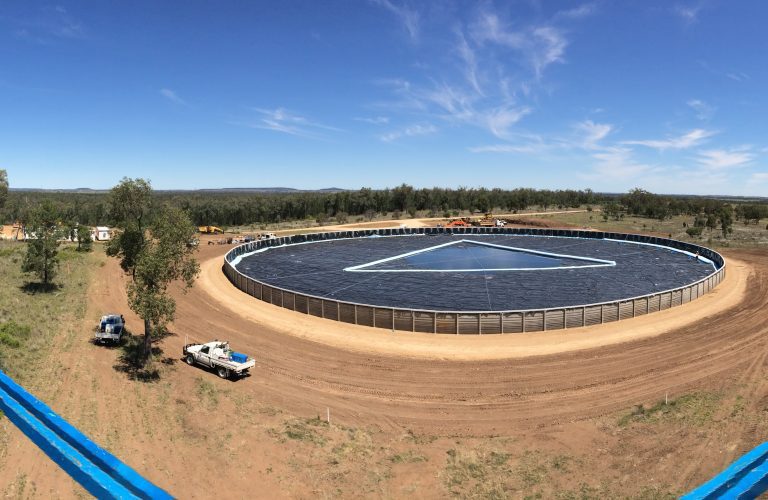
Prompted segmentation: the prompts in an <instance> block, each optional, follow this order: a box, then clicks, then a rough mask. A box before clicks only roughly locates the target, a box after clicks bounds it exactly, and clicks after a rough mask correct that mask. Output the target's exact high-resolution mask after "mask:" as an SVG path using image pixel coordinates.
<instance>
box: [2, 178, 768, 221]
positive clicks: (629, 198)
mask: <svg viewBox="0 0 768 500" xmlns="http://www.w3.org/2000/svg"><path fill="white" fill-rule="evenodd" d="M43 200H48V201H50V202H51V203H52V204H53V205H54V206H55V207H56V208H57V209H58V211H59V213H60V215H61V218H62V221H63V222H71V223H79V224H84V225H91V226H94V225H101V224H106V225H112V224H113V223H114V220H113V219H112V216H111V214H110V213H109V203H108V194H107V193H56V192H31V191H30V192H23V191H11V192H10V193H9V194H8V200H7V203H6V205H5V207H4V208H2V209H0V222H3V223H9V222H12V221H15V220H22V221H23V220H25V218H26V217H27V214H28V213H29V212H30V210H31V209H33V208H34V207H35V206H37V205H39V204H40V203H41V202H42V201H43ZM152 204H153V206H156V207H162V206H173V207H178V208H181V209H183V210H184V211H186V212H187V214H188V215H189V217H190V218H191V220H192V221H193V222H194V223H195V224H197V225H217V226H240V225H246V224H266V223H275V222H283V221H289V220H306V219H313V220H318V221H326V220H329V219H331V218H334V219H336V220H338V221H341V220H342V219H344V220H346V218H347V217H364V218H368V219H372V218H373V217H374V216H376V215H377V214H390V213H392V214H395V215H398V213H399V214H401V215H402V216H407V215H410V216H415V215H416V214H417V212H418V213H419V214H423V215H428V216H435V217H443V216H445V217H448V216H451V215H453V214H455V213H456V212H457V211H479V212H514V211H515V210H517V211H521V210H526V209H530V208H536V209H543V210H546V209H554V208H558V209H568V208H577V207H581V206H593V205H600V206H603V207H604V211H605V212H607V213H608V214H609V216H610V217H616V218H619V217H621V216H623V215H624V214H627V215H634V216H639V217H647V218H653V219H659V220H664V219H666V218H669V217H672V216H677V215H689V216H693V217H695V216H698V215H700V214H707V215H710V214H719V213H720V212H721V211H722V209H723V207H724V206H728V207H731V206H732V203H731V202H724V201H723V200H717V199H709V198H702V197H692V196H664V195H656V194H653V193H649V192H648V191H644V190H641V189H634V190H632V191H630V192H629V193H627V194H623V195H613V194H600V193H595V192H593V191H591V190H589V189H585V190H557V191H553V190H536V189H528V188H520V189H511V190H505V189H483V188H480V189H469V188H459V189H444V188H431V189H416V188H414V187H412V186H409V185H407V184H403V185H400V186H398V187H396V188H392V189H382V190H373V189H369V188H363V189H360V190H357V191H339V192H333V193H328V192H300V193H237V192H225V191H222V192H210V191H207V192H201V191H189V192H162V191H160V192H158V191H155V192H154V193H153V195H152ZM734 215H735V218H736V219H737V220H739V219H743V220H746V221H749V220H752V221H755V222H759V220H760V219H763V218H768V205H766V204H764V203H763V204H760V203H753V204H746V203H738V204H735V212H734Z"/></svg>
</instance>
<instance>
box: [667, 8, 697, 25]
mask: <svg viewBox="0 0 768 500" xmlns="http://www.w3.org/2000/svg"><path fill="white" fill-rule="evenodd" d="M701 8H702V5H701V4H698V5H676V6H675V7H674V9H673V10H672V11H673V12H674V13H675V14H677V15H678V16H680V18H681V19H682V20H683V21H684V22H685V23H687V24H691V23H695V22H696V21H698V20H699V12H701Z"/></svg>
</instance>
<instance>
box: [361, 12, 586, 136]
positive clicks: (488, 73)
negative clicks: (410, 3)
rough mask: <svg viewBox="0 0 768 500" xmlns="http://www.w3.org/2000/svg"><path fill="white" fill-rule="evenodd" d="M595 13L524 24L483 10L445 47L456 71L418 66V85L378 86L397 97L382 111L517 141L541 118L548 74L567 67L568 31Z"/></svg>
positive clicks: (459, 25)
mask: <svg viewBox="0 0 768 500" xmlns="http://www.w3.org/2000/svg"><path fill="white" fill-rule="evenodd" d="M370 1H372V2H375V3H376V4H378V5H380V6H383V7H385V8H387V9H389V10H391V11H393V12H395V11H399V10H401V9H402V8H404V7H402V6H403V5H405V4H403V3H399V4H395V3H394V1H395V0H370ZM401 1H402V0H401ZM595 10H596V7H595V4H594V3H585V4H583V5H581V6H577V7H575V8H573V9H570V10H564V11H560V12H558V13H556V14H555V15H553V16H552V17H551V18H549V19H548V20H544V21H539V20H537V21H535V22H530V23H527V24H525V23H520V22H519V20H517V19H513V18H511V17H509V16H507V15H506V14H505V13H503V12H502V11H497V10H495V6H494V5H493V4H492V3H490V2H489V3H481V4H479V6H478V7H476V8H475V13H474V15H469V16H467V17H468V18H469V21H468V22H467V21H464V20H463V19H461V20H459V19H457V20H456V23H455V25H454V27H453V29H452V30H451V31H450V33H451V35H452V37H451V38H452V39H451V38H448V39H444V40H441V43H444V44H446V45H449V46H450V47H452V49H453V50H452V51H450V52H448V55H449V56H452V57H451V60H452V62H453V64H451V65H449V66H447V67H446V66H441V65H439V64H437V63H435V64H429V65H420V67H419V70H420V73H422V74H423V77H422V76H421V75H417V76H415V77H413V79H412V80H406V79H403V78H390V79H386V80H379V81H378V82H377V83H379V84H382V85H385V86H387V87H389V88H390V90H391V92H392V93H393V95H394V96H395V97H396V100H394V101H391V102H381V103H379V105H380V106H381V107H386V109H387V110H388V112H391V110H400V111H403V112H407V113H410V114H412V115H421V116H422V117H423V118H424V119H425V120H427V121H430V122H432V123H435V121H436V120H442V121H446V122H448V123H450V124H451V125H458V126H465V125H469V126H474V127H478V128H481V129H484V130H486V131H487V132H488V133H490V134H491V135H493V136H494V137H495V138H497V139H502V140H505V141H509V140H513V139H515V138H516V133H517V132H518V130H517V129H518V127H519V123H520V122H521V120H523V119H524V118H525V117H526V116H528V115H530V114H532V113H533V112H534V110H535V106H536V99H537V92H538V91H539V90H541V89H542V88H543V87H544V82H543V75H544V73H545V71H546V70H547V68H549V67H550V66H551V65H553V64H556V63H558V62H563V61H565V52H566V49H567V47H568V40H567V37H566V30H565V29H564V28H563V25H565V24H567V23H573V22H576V20H578V19H582V18H584V17H587V16H588V15H591V14H592V13H594V12H595ZM412 17H413V16H412ZM416 17H417V18H418V16H416ZM424 19H425V20H427V19H428V17H426V16H425V17H424ZM425 22H426V21H425ZM416 48H417V49H418V48H419V47H416Z"/></svg>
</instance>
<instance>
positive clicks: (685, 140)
mask: <svg viewBox="0 0 768 500" xmlns="http://www.w3.org/2000/svg"><path fill="white" fill-rule="evenodd" d="M716 133H717V132H714V131H711V130H704V129H700V128H697V129H693V130H691V131H690V132H688V133H686V134H683V135H681V136H678V137H668V138H667V139H659V140H643V141H623V142H622V144H634V145H638V146H645V147H648V148H653V149H658V150H660V151H664V150H667V149H688V148H692V147H694V146H698V145H699V144H701V143H702V142H704V141H705V140H706V139H707V138H709V137H712V136H713V135H715V134H716Z"/></svg>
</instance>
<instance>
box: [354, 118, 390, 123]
mask: <svg viewBox="0 0 768 500" xmlns="http://www.w3.org/2000/svg"><path fill="white" fill-rule="evenodd" d="M355 121H358V122H364V123H370V124H371V125H386V124H388V123H389V117H387V116H373V117H358V118H355Z"/></svg>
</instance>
